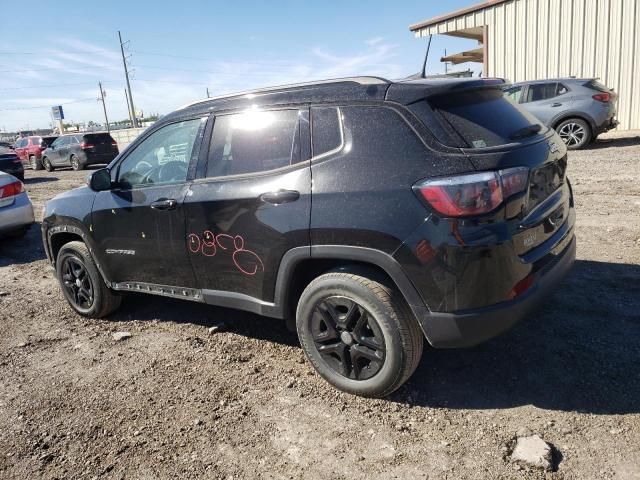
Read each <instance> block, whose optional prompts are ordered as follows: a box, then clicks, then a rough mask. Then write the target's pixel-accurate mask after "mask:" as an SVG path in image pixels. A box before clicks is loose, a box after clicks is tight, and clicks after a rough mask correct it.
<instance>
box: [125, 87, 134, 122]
mask: <svg viewBox="0 0 640 480" xmlns="http://www.w3.org/2000/svg"><path fill="white" fill-rule="evenodd" d="M124 99H125V101H126V102H127V112H129V120H130V121H131V126H133V117H132V116H131V105H130V104H129V95H127V89H126V88H125V89H124Z"/></svg>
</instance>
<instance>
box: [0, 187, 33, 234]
mask: <svg viewBox="0 0 640 480" xmlns="http://www.w3.org/2000/svg"><path fill="white" fill-rule="evenodd" d="M34 221H35V218H34V215H33V206H32V205H31V202H30V201H29V197H28V196H27V194H26V193H22V194H20V195H18V196H17V197H16V198H15V200H14V201H13V204H11V205H7V206H6V207H2V208H0V233H8V232H12V231H14V230H18V229H20V228H22V227H26V226H28V225H31V224H32V223H33V222H34Z"/></svg>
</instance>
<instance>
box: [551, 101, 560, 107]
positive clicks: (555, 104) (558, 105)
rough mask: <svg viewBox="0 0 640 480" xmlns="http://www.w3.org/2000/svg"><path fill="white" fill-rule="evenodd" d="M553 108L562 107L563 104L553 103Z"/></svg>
mask: <svg viewBox="0 0 640 480" xmlns="http://www.w3.org/2000/svg"><path fill="white" fill-rule="evenodd" d="M551 106H552V107H561V106H562V104H561V103H558V102H556V103H552V104H551Z"/></svg>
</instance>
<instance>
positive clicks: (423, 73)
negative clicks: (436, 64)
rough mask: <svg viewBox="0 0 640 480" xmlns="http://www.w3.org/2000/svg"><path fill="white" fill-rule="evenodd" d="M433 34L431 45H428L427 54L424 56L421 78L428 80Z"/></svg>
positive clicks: (430, 36)
mask: <svg viewBox="0 0 640 480" xmlns="http://www.w3.org/2000/svg"><path fill="white" fill-rule="evenodd" d="M432 37H433V34H431V35H429V43H427V52H426V53H425V54H424V63H423V64H422V73H421V75H420V77H421V78H427V59H428V58H429V50H430V49H431V38H432Z"/></svg>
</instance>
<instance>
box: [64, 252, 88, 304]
mask: <svg viewBox="0 0 640 480" xmlns="http://www.w3.org/2000/svg"><path fill="white" fill-rule="evenodd" d="M61 270H62V285H63V288H64V290H65V293H66V294H67V298H68V299H69V301H70V302H73V303H74V305H75V306H76V308H78V309H79V310H89V309H90V308H91V306H92V305H93V300H94V289H93V283H92V282H91V277H90V276H89V273H88V272H87V268H86V267H85V265H84V264H83V263H82V261H81V260H80V259H79V258H77V257H75V256H67V257H65V258H64V260H63V263H62V268H61Z"/></svg>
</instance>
